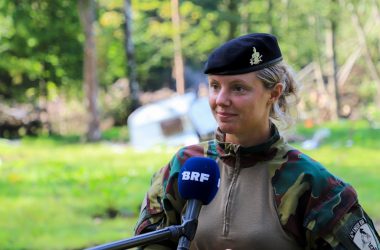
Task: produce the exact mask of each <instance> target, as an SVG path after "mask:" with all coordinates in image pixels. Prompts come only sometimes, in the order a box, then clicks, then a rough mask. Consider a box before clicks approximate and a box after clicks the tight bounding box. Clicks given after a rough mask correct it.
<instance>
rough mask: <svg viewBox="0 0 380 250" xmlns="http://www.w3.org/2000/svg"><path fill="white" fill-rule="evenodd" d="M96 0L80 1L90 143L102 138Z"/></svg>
mask: <svg viewBox="0 0 380 250" xmlns="http://www.w3.org/2000/svg"><path fill="white" fill-rule="evenodd" d="M94 4H95V3H94V0H79V13H80V17H81V21H82V24H83V30H84V33H85V43H84V65H83V76H84V90H85V94H86V106H87V110H88V113H89V121H88V130H87V134H86V138H87V140H88V141H97V140H99V139H100V137H101V133H100V120H99V112H98V106H97V105H98V102H97V98H98V97H97V95H98V79H97V75H96V74H97V71H96V68H97V67H96V46H95V38H94V22H95V6H94Z"/></svg>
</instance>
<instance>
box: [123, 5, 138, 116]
mask: <svg viewBox="0 0 380 250" xmlns="http://www.w3.org/2000/svg"><path fill="white" fill-rule="evenodd" d="M124 18H125V29H124V32H125V52H126V59H127V74H128V79H129V86H130V87H129V89H130V91H131V100H132V104H131V106H132V107H131V111H133V110H135V109H136V108H138V106H139V105H140V102H139V84H138V81H137V71H136V61H135V46H134V44H133V39H132V34H133V32H132V7H131V0H124Z"/></svg>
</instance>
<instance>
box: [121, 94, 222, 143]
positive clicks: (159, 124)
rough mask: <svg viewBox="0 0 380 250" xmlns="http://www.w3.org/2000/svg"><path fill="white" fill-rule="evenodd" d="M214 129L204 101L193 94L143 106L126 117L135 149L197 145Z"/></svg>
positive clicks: (213, 121)
mask: <svg viewBox="0 0 380 250" xmlns="http://www.w3.org/2000/svg"><path fill="white" fill-rule="evenodd" d="M216 126H217V125H216V122H215V120H214V117H213V116H212V113H211V110H210V107H209V105H208V100H207V98H206V97H201V98H197V97H196V95H195V93H187V94H185V95H177V96H174V97H171V98H169V99H166V100H162V101H158V102H155V103H151V104H147V105H144V106H142V107H140V108H138V109H136V110H135V111H134V112H133V113H132V114H131V115H130V116H129V117H128V130H129V133H130V142H131V145H132V146H134V147H138V148H148V147H151V146H154V145H168V146H178V145H189V144H193V143H198V142H199V141H200V138H206V137H207V136H208V135H210V134H211V133H212V132H214V131H215V129H216Z"/></svg>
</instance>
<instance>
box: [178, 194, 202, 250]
mask: <svg viewBox="0 0 380 250" xmlns="http://www.w3.org/2000/svg"><path fill="white" fill-rule="evenodd" d="M201 208H202V202H201V201H199V200H189V201H188V202H187V207H186V212H185V215H184V217H183V223H184V224H187V225H189V226H188V227H187V228H185V234H184V236H181V237H180V238H179V242H178V247H177V250H188V249H190V242H191V241H192V240H193V239H194V236H195V232H196V230H197V227H198V216H199V213H200V211H201ZM189 221H191V222H192V223H186V222H189Z"/></svg>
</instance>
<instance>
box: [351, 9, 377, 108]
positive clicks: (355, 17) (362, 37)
mask: <svg viewBox="0 0 380 250" xmlns="http://www.w3.org/2000/svg"><path fill="white" fill-rule="evenodd" d="M350 7H351V8H350V9H351V10H352V12H351V14H352V16H351V18H352V22H353V24H354V26H355V28H356V31H357V34H358V39H359V42H360V44H361V45H362V47H363V49H364V57H365V61H366V64H367V67H368V70H369V73H370V75H371V78H372V79H373V80H374V81H375V82H376V84H377V97H376V100H377V106H378V107H379V108H380V72H379V70H378V69H377V67H376V64H375V62H374V61H375V60H374V59H373V58H372V55H371V52H370V50H369V46H368V41H367V38H366V37H367V36H366V33H365V31H364V28H363V25H362V24H361V23H360V20H359V14H358V13H357V10H356V8H355V6H352V5H351V6H350Z"/></svg>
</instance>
